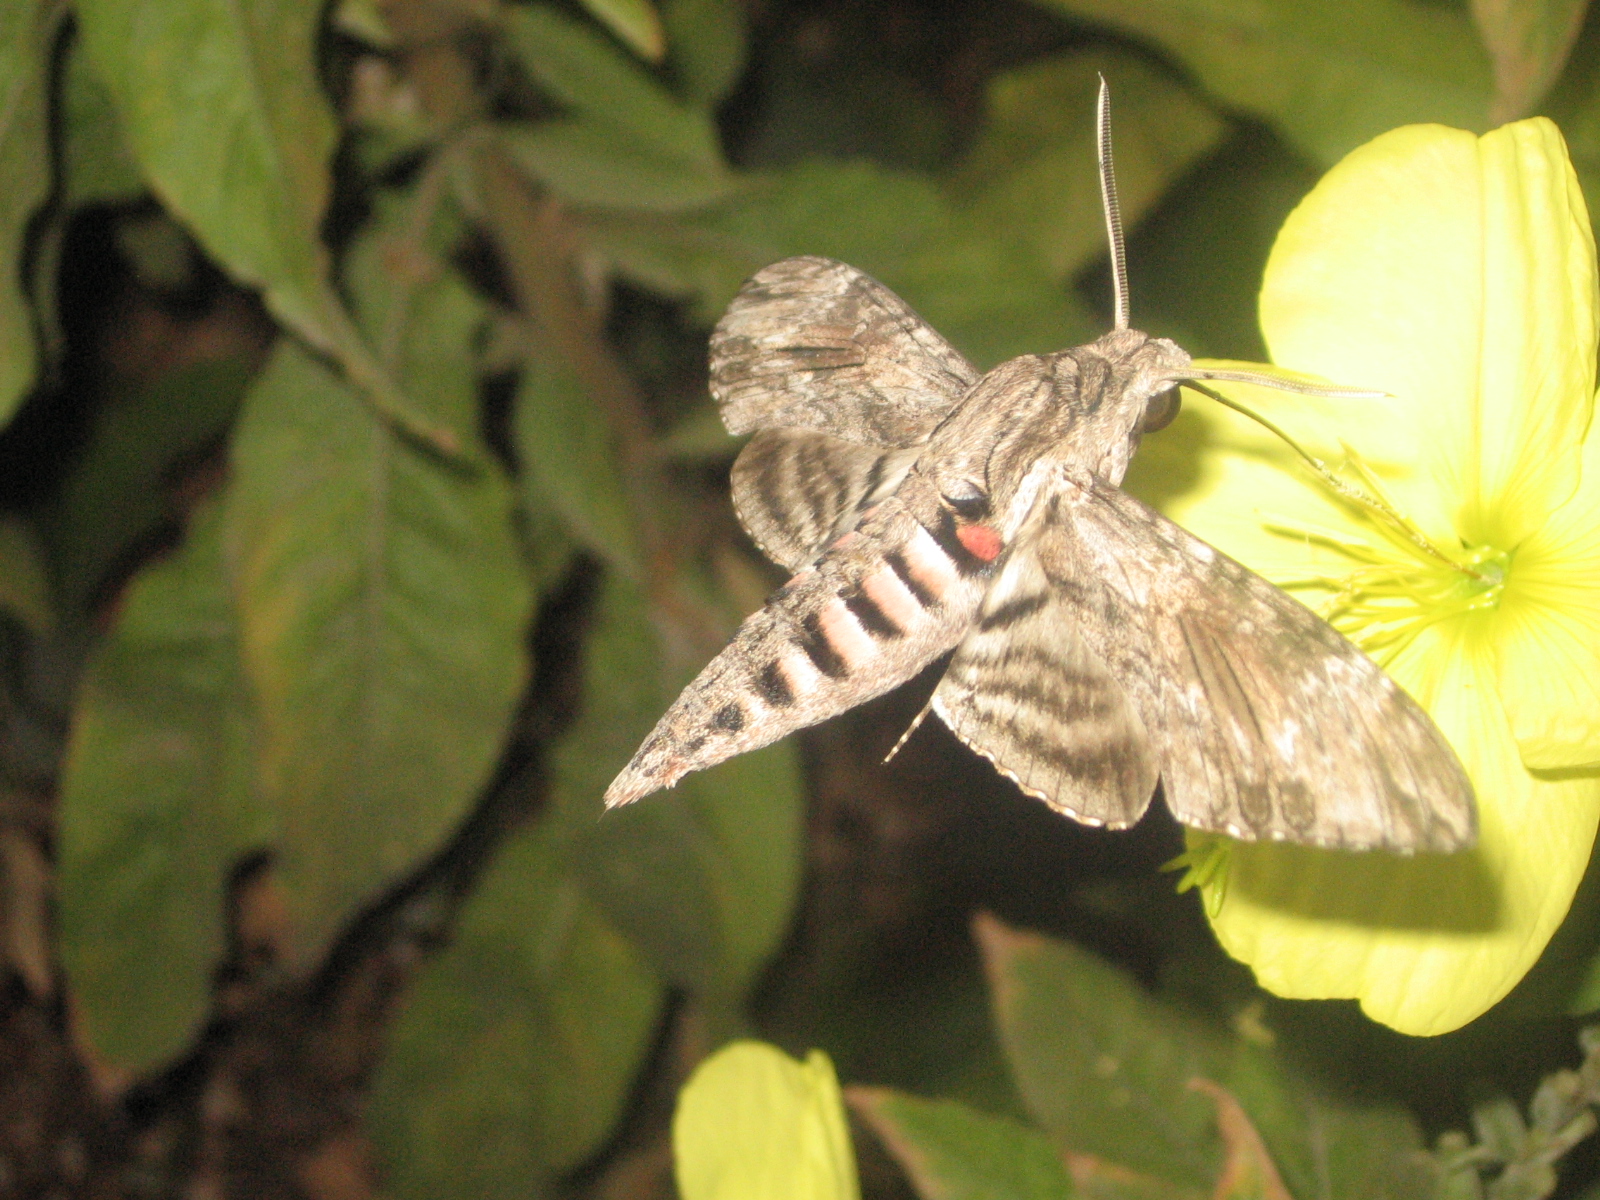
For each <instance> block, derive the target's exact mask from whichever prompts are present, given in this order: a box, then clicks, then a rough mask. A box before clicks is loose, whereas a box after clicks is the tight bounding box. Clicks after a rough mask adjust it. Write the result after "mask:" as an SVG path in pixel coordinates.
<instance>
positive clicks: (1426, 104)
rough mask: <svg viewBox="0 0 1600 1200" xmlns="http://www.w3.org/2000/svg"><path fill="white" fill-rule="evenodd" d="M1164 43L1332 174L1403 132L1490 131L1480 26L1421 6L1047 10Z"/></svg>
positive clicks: (1090, 0)
mask: <svg viewBox="0 0 1600 1200" xmlns="http://www.w3.org/2000/svg"><path fill="white" fill-rule="evenodd" d="M1035 2H1036V3H1038V4H1041V5H1042V6H1044V7H1046V8H1051V9H1054V10H1055V11H1057V12H1061V13H1065V14H1068V15H1070V16H1073V17H1078V18H1082V19H1084V20H1088V21H1094V22H1097V23H1099V24H1102V25H1106V26H1109V27H1110V28H1112V29H1115V30H1118V31H1119V32H1122V33H1126V34H1130V35H1132V36H1135V37H1140V38H1144V39H1147V40H1148V41H1150V42H1153V43H1154V44H1155V45H1157V46H1159V47H1161V49H1162V50H1164V51H1165V52H1166V53H1167V54H1169V55H1171V56H1172V57H1173V58H1174V59H1176V60H1177V61H1178V62H1179V63H1181V64H1182V65H1183V66H1184V67H1185V68H1186V69H1187V70H1189V71H1191V72H1193V73H1194V75H1195V77H1196V78H1197V79H1198V80H1199V81H1200V83H1201V85H1202V86H1204V87H1205V88H1207V89H1208V90H1209V91H1211V92H1212V93H1213V94H1215V95H1216V96H1217V97H1218V98H1219V99H1220V100H1221V101H1223V103H1225V104H1227V105H1229V106H1231V107H1233V108H1236V109H1238V110H1239V111H1241V112H1246V113H1250V114H1252V115H1254V116H1257V117H1260V118H1261V119H1263V120H1265V121H1269V122H1271V123H1272V124H1273V125H1275V126H1276V127H1277V128H1278V129H1279V130H1280V131H1281V132H1282V133H1283V135H1284V136H1285V137H1287V138H1288V139H1289V140H1290V141H1291V142H1293V143H1294V144H1295V145H1296V146H1297V147H1299V149H1300V150H1301V151H1302V152H1303V153H1304V154H1306V155H1307V156H1308V157H1310V158H1311V159H1312V160H1313V161H1315V162H1317V163H1319V164H1321V165H1322V166H1324V167H1328V166H1332V165H1333V164H1334V163H1336V162H1338V161H1339V160H1340V159H1341V158H1343V157H1344V156H1345V155H1346V154H1348V153H1349V152H1350V151H1351V150H1353V149H1355V148H1356V147H1357V146H1359V145H1361V144H1362V143H1364V142H1367V141H1369V140H1371V139H1372V138H1374V137H1376V136H1377V135H1378V134H1380V133H1383V132H1385V131H1387V130H1389V129H1393V128H1394V127H1395V126H1396V125H1405V124H1409V123H1411V122H1416V121H1437V122H1439V123H1440V124H1444V125H1454V126H1457V127H1459V128H1463V129H1473V130H1482V129H1484V128H1486V127H1487V122H1488V117H1489V100H1490V96H1491V93H1492V85H1491V82H1490V77H1489V66H1488V63H1487V61H1486V60H1485V58H1484V53H1483V49H1482V47H1481V46H1479V44H1478V40H1477V37H1476V35H1475V34H1474V31H1473V28H1472V23H1471V20H1470V18H1468V16H1467V15H1466V13H1465V12H1463V11H1460V10H1458V9H1457V8H1456V7H1455V6H1452V5H1439V4H1427V3H1422V2H1420V0H1035Z"/></svg>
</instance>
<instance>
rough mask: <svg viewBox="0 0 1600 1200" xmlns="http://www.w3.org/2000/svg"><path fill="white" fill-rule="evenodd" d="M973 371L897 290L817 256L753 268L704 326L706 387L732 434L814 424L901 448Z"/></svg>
mask: <svg viewBox="0 0 1600 1200" xmlns="http://www.w3.org/2000/svg"><path fill="white" fill-rule="evenodd" d="M978 374H979V373H978V372H977V371H976V370H975V369H974V368H973V367H972V365H971V364H970V363H969V362H967V360H966V359H964V358H962V357H961V355H959V354H957V353H956V351H955V350H954V349H952V348H951V346H950V343H948V342H947V341H945V340H944V338H942V337H940V336H939V335H938V334H937V333H936V332H935V331H934V330H933V327H932V326H930V325H929V324H928V323H927V322H925V321H923V320H922V318H920V317H918V316H917V314H916V313H914V312H912V311H911V309H910V308H909V307H908V306H907V305H906V303H905V301H903V300H901V299H900V297H898V296H896V295H895V294H894V293H893V292H891V291H890V290H889V289H888V288H886V287H884V286H883V285H882V284H881V283H879V282H878V281H877V280H875V279H873V278H871V277H870V276H868V275H865V274H863V273H862V272H860V271H858V270H856V269H855V268H854V267H850V266H846V265H845V264H844V263H841V262H834V261H833V260H832V259H827V258H812V257H804V256H802V257H798V258H786V259H784V260H783V261H782V262H777V263H773V264H772V265H771V266H770V267H767V268H765V269H764V270H761V271H758V272H757V273H756V274H755V275H754V276H752V277H751V279H750V280H749V282H747V283H746V284H745V285H744V287H742V288H740V289H739V294H738V295H737V296H735V297H734V299H733V302H732V303H731V304H729V305H728V311H727V313H726V314H725V315H724V316H723V318H722V320H721V321H719V322H718V323H717V328H716V330H715V331H714V332H713V333H712V335H711V394H712V396H713V397H714V398H715V399H716V401H717V403H718V404H719V405H721V408H722V420H723V423H724V424H726V425H727V427H728V431H729V432H730V433H735V434H743V433H753V432H754V431H756V430H758V429H816V430H820V431H822V432H824V433H828V434H832V435H833V436H835V437H840V438H844V439H846V440H847V441H853V442H859V443H861V444H862V445H868V446H882V447H895V446H910V445H913V444H915V443H917V442H921V441H923V440H925V439H926V438H927V436H928V434H929V433H930V432H932V430H933V427H934V426H935V425H937V424H938V423H939V422H940V421H941V420H943V419H944V417H945V416H946V415H948V414H949V412H950V410H951V409H952V408H954V407H955V405H956V403H957V402H958V401H959V400H960V399H961V397H962V396H963V395H964V394H965V393H966V391H967V389H968V388H970V387H971V386H972V385H973V384H974V383H976V382H977V381H978Z"/></svg>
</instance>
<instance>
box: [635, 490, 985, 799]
mask: <svg viewBox="0 0 1600 1200" xmlns="http://www.w3.org/2000/svg"><path fill="white" fill-rule="evenodd" d="M991 557H992V556H991ZM988 567H989V561H988V560H986V559H984V558H982V557H980V556H976V555H974V554H972V553H971V552H970V550H969V549H968V548H967V547H966V546H965V545H964V544H963V542H962V541H961V540H960V539H959V538H958V537H957V536H956V530H955V528H954V527H953V526H947V525H944V524H941V523H940V522H937V521H936V522H934V527H933V529H932V530H931V531H930V530H929V529H928V528H926V527H924V526H923V525H922V524H921V523H920V522H918V521H917V520H916V519H915V518H914V517H912V516H911V514H910V513H909V512H908V511H907V510H906V508H905V506H904V505H903V504H902V503H901V501H900V500H898V499H895V498H891V499H889V500H887V501H885V502H884V503H883V504H881V505H880V506H879V507H878V508H877V509H876V510H874V511H873V512H872V513H870V514H869V515H868V516H867V517H866V518H865V519H864V520H863V522H862V524H861V527H860V528H859V529H858V530H856V531H855V532H853V533H851V534H848V535H846V537H844V538H841V539H840V541H839V542H838V543H837V544H836V545H835V547H834V548H833V549H832V550H830V551H829V552H828V553H827V554H825V555H824V556H823V557H822V559H821V560H820V561H819V562H818V563H817V565H816V566H815V567H813V568H809V569H807V570H805V571H802V572H801V573H800V574H798V575H796V576H795V577H794V578H793V579H791V580H790V581H789V582H788V583H787V584H785V585H784V586H783V587H782V588H781V589H779V591H778V592H777V593H776V594H775V595H774V596H773V597H772V598H771V599H770V600H769V601H768V602H767V605H766V607H765V608H763V609H762V610H761V611H760V612H757V613H755V614H753V615H752V616H750V617H749V618H748V619H747V620H746V621H745V622H744V624H743V625H741V626H740V627H739V631H738V633H737V634H735V635H734V638H733V641H732V642H730V643H729V644H728V646H727V648H726V649H724V650H723V651H722V653H721V654H719V655H717V657H716V658H714V659H713V660H712V661H711V662H710V664H709V665H707V667H706V668H705V670H704V671H702V672H701V673H700V675H699V677H698V678H697V679H695V681H694V682H693V683H691V684H690V685H689V686H688V687H687V688H685V689H684V691H683V694H682V695H680V696H679V697H678V699H677V701H676V702H674V704H673V705H672V707H671V708H670V709H668V710H667V713H666V715H665V716H663V717H662V718H661V720H660V722H659V723H658V724H657V725H656V727H655V730H654V731H653V732H652V733H651V734H650V736H649V737H648V738H646V739H645V742H644V744H643V745H642V746H641V747H640V748H639V752H638V753H637V754H635V755H634V757H633V761H632V762H630V763H629V764H628V766H627V768H626V769H624V770H623V772H622V773H621V774H620V775H618V776H617V778H616V780H615V781H613V783H612V784H611V787H610V788H609V789H607V791H606V804H607V806H608V807H611V806H616V805H619V804H627V803H630V802H632V801H634V800H637V799H639V798H641V797H643V796H647V795H649V794H650V793H651V792H654V791H657V790H658V789H660V788H664V787H671V786H672V785H673V784H674V783H676V782H677V781H678V780H679V779H681V778H682V777H683V776H684V775H686V774H688V773H689V772H690V771H698V770H702V769H704V768H705V767H709V766H712V765H714V764H715V763H719V762H721V761H723V760H724V759H727V758H732V757H733V756H734V755H735V754H743V753H744V752H745V751H747V750H755V749H757V748H758V747H761V746H765V745H767V744H768V743H770V742H775V741H777V740H778V739H779V738H781V737H784V736H786V735H787V734H790V733H793V732H794V731H796V730H798V729H804V728H806V727H807V726H810V725H815V724H817V723H818V722H819V721H824V720H826V719H827V718H829V717H831V716H833V715H835V714H836V713H840V712H843V711H845V710H846V709H849V708H853V707H854V706H855V705H857V704H860V703H861V702H863V701H865V700H869V699H871V698H872V697H874V696H878V695H881V694H882V693H884V692H886V691H888V690H889V689H891V688H893V687H896V686H898V685H899V684H901V683H904V682H905V681H906V680H908V679H910V678H911V677H912V676H913V675H915V674H916V673H917V672H918V671H920V670H921V669H922V668H923V667H925V666H926V665H927V664H928V663H930V662H932V661H933V660H934V659H935V658H937V657H938V656H939V655H941V654H943V653H944V652H945V651H947V650H949V649H950V648H951V647H952V646H954V645H955V644H956V643H957V642H958V641H960V640H961V637H962V636H963V634H964V633H965V632H966V630H967V628H968V627H969V626H970V625H971V624H972V621H973V619H974V617H975V615H976V613H977V610H978V605H979V603H980V602H981V600H982V597H983V592H984V588H985V587H986V586H987V576H988Z"/></svg>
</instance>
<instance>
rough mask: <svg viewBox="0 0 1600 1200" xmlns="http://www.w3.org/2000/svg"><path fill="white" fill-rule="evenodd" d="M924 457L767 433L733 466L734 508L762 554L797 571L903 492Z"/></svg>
mask: <svg viewBox="0 0 1600 1200" xmlns="http://www.w3.org/2000/svg"><path fill="white" fill-rule="evenodd" d="M920 454H921V448H920V447H912V448H910V449H907V450H880V449H878V448H877V447H874V446H863V445H861V444H860V443H859V442H847V441H845V440H844V439H843V438H836V437H832V436H830V435H828V434H826V433H817V432H815V431H814V430H810V429H763V430H762V431H761V432H760V433H758V434H756V435H755V437H753V438H751V439H750V442H749V444H748V445H747V446H745V448H744V450H743V451H742V452H741V453H740V454H739V457H738V460H737V461H735V462H734V464H733V479H732V483H733V507H734V510H735V511H736V512H737V513H738V514H739V520H740V521H741V522H742V523H743V524H744V527H745V530H746V531H747V532H748V533H749V534H750V536H751V537H752V538H754V539H755V543H756V545H758V546H760V547H761V550H762V552H763V553H764V554H765V555H766V556H767V557H768V558H770V559H772V561H773V562H775V563H778V564H779V565H780V566H783V567H787V568H788V569H789V570H791V571H796V570H799V569H800V568H801V567H803V566H805V565H806V564H807V563H810V562H811V561H813V560H814V559H815V558H816V557H817V555H818V554H820V553H821V552H822V550H823V549H824V548H825V547H826V546H827V545H828V543H829V542H831V541H833V539H834V538H836V537H838V536H840V535H841V534H843V533H845V532H847V531H848V530H850V529H852V528H854V527H855V524H856V522H857V521H858V520H859V519H860V517H861V514H862V512H863V511H864V510H866V509H868V508H870V507H872V505H873V504H876V503H877V502H878V501H879V500H882V499H883V498H884V497H885V496H887V495H889V494H890V493H891V492H893V491H894V490H895V488H897V487H899V486H900V482H901V480H903V479H904V478H905V477H906V472H907V471H909V470H910V469H911V467H912V465H913V464H914V463H915V462H916V461H917V457H918V456H919V455H920Z"/></svg>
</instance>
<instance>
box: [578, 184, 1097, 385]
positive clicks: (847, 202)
mask: <svg viewBox="0 0 1600 1200" xmlns="http://www.w3.org/2000/svg"><path fill="white" fill-rule="evenodd" d="M845 213H850V214H852V215H851V218H850V219H849V220H846V219H844V218H843V215H842V214H845ZM587 224H588V227H589V229H590V230H591V231H592V232H593V234H594V236H595V239H596V242H597V244H598V245H599V247H600V248H601V249H602V250H604V251H605V252H606V253H608V254H609V255H610V256H611V257H612V258H613V260H614V261H615V263H616V266H617V269H618V270H619V271H620V272H621V273H622V274H623V275H625V276H627V277H628V278H630V279H633V280H635V281H637V282H639V283H641V284H644V285H647V286H650V287H654V288H658V289H661V290H664V291H667V292H669V293H671V294H674V295H680V296H687V297H692V298H693V299H694V301H695V311H696V313H697V314H698V315H699V317H700V319H701V320H703V321H706V322H708V323H709V322H710V321H713V320H715V318H716V317H717V316H719V315H721V312H722V309H723V308H724V307H726V305H727V303H728V301H729V300H731V299H732V298H733V294H734V293H735V292H736V291H738V290H739V285H740V284H741V283H743V282H744V281H745V279H747V278H749V276H751V275H752V274H754V273H755V272H756V271H757V270H759V269H760V268H761V267H763V266H765V265H767V264H768V263H771V262H775V261H776V260H778V259H780V258H784V257H787V256H788V255H791V254H801V253H805V254H822V255H826V256H827V257H829V258H837V259H840V260H842V261H844V262H848V263H850V264H851V265H852V266H857V267H860V268H861V269H862V270H864V271H866V272H867V273H868V274H870V275H872V276H873V277H874V278H876V279H880V280H882V281H883V282H884V283H886V284H888V285H889V286H890V287H891V288H893V289H894V290H895V291H896V292H898V293H899V294H900V295H902V296H904V297H905V299H906V300H907V301H908V302H910V304H911V305H912V306H913V307H914V308H915V309H916V310H917V312H918V313H919V314H920V315H921V316H922V317H923V318H924V319H926V320H927V321H928V322H929V323H930V324H932V325H933V326H934V327H935V328H936V329H938V330H939V331H940V332H941V333H942V334H944V335H945V336H946V337H947V338H949V339H950V340H951V341H952V342H953V343H954V344H955V346H956V348H957V349H959V350H960V351H961V352H962V353H964V354H966V355H967V356H968V357H970V358H972V359H973V360H974V361H976V362H977V363H978V364H979V365H980V366H991V365H993V364H994V363H996V362H998V361H1000V360H1001V359H1005V358H1009V357H1012V356H1013V355H1016V354H1021V353H1026V352H1028V351H1030V350H1037V349H1038V348H1039V347H1041V346H1065V345H1073V344H1075V343H1079V342H1083V341H1087V340H1089V339H1091V338H1093V337H1094V336H1096V333H1095V325H1096V323H1095V321H1094V320H1093V318H1091V317H1090V316H1089V314H1088V313H1087V312H1086V311H1085V310H1084V309H1083V308H1082V307H1081V306H1080V305H1079V304H1077V303H1076V302H1075V301H1074V300H1073V299H1072V298H1071V297H1069V296H1067V295H1065V294H1063V293H1062V291H1061V289H1060V288H1059V287H1057V286H1056V285H1055V284H1054V283H1053V282H1052V280H1051V279H1050V277H1049V276H1048V274H1046V272H1045V271H1044V269H1043V266H1042V265H1041V264H1040V263H1039V262H1038V261H1037V259H1036V258H1034V257H1033V255H1031V254H1030V253H1028V252H1027V251H1026V250H1025V249H1024V248H1022V247H1020V246H1016V245H1013V244H1011V243H1009V242H1008V241H1003V240H1000V239H999V238H997V237H996V236H995V235H994V234H993V232H992V231H990V230H988V229H986V228H984V226H983V225H981V224H980V223H979V222H978V221H976V220H975V219H973V218H970V217H967V216H965V215H963V214H960V213H958V212H957V211H955V209H954V206H953V205H952V204H951V203H950V201H948V200H947V199H946V198H945V196H944V195H943V193H942V192H941V191H940V189H939V188H938V187H937V186H936V185H935V184H933V183H932V182H931V181H929V180H928V179H927V178H925V177H923V176H919V175H914V174H911V173H908V172H899V171H890V170H887V169H885V168H883V167H878V166H875V165H873V164H871V163H868V162H864V161H862V162H850V163H834V162H823V161H819V162H814V163H805V164H802V165H800V166H796V167H792V168H788V169H786V170H784V171H783V172H781V173H777V174H774V175H771V176H766V177H763V178H760V179H757V180H753V181H752V182H751V184H750V185H749V187H748V188H747V189H746V190H745V191H743V192H742V193H741V194H740V195H739V196H738V197H737V198H736V199H734V200H732V201H731V202H729V203H726V204H722V205H717V206H714V207H712V208H709V209H707V210H705V211H704V212H702V213H697V214H694V215H692V216H687V217H684V218H681V219H671V220H668V219H657V218H651V217H649V216H644V215H629V216H628V217H625V218H624V217H602V216H599V215H592V216H591V217H589V218H588V220H587Z"/></svg>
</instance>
